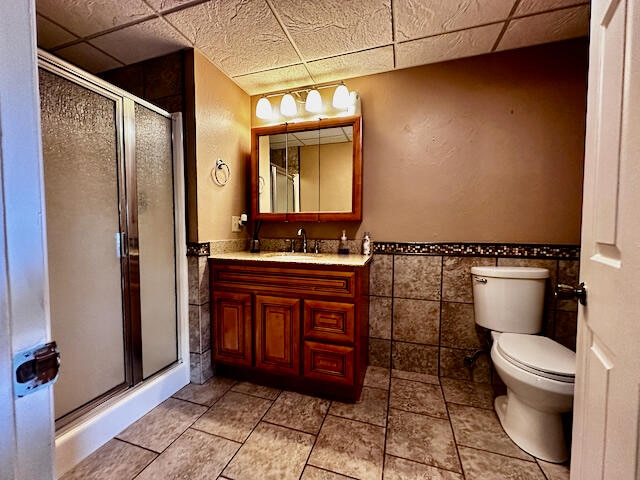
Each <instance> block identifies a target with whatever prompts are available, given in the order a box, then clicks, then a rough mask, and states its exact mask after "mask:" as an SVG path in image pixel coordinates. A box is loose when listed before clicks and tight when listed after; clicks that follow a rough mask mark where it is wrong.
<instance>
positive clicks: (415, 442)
mask: <svg viewBox="0 0 640 480" xmlns="http://www.w3.org/2000/svg"><path fill="white" fill-rule="evenodd" d="M387 428H388V432H387V452H386V453H388V454H389V455H393V456H396V457H402V458H406V459H409V460H414V461H416V462H420V463H425V464H427V465H431V466H434V467H438V468H442V469H445V470H451V471H454V472H461V471H462V470H461V469H460V463H459V461H458V454H457V453H456V446H455V442H454V440H453V433H452V431H451V425H450V424H449V421H448V420H446V419H443V418H435V417H430V416H427V415H420V414H417V413H411V412H404V411H402V410H396V409H393V408H391V409H390V410H389V425H388V427H387Z"/></svg>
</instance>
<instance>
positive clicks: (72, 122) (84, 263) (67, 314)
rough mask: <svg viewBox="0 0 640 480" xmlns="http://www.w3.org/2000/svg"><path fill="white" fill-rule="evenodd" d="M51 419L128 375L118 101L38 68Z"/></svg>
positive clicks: (116, 383) (93, 396)
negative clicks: (53, 378) (53, 352)
mask: <svg viewBox="0 0 640 480" xmlns="http://www.w3.org/2000/svg"><path fill="white" fill-rule="evenodd" d="M40 101H41V111H42V113H41V115H42V139H43V154H44V175H45V180H44V184H45V195H46V214H47V246H48V251H49V252H48V253H49V282H50V283H49V285H50V297H51V326H52V333H53V338H54V339H55V340H56V341H57V342H58V346H59V348H60V352H61V358H62V365H61V367H60V378H59V379H58V382H57V383H56V384H55V385H54V402H55V415H56V418H60V417H61V416H63V415H65V414H67V413H69V412H71V411H73V410H75V409H76V408H78V407H81V406H82V405H84V404H85V403H87V402H89V401H91V400H93V399H95V398H96V397H98V396H100V395H101V394H103V393H105V392H107V391H108V390H110V389H112V388H114V387H116V386H118V385H120V384H122V383H123V382H124V381H125V369H124V340H123V338H124V332H123V309H122V286H121V285H122V284H121V277H122V272H121V266H120V258H119V255H118V252H117V250H116V237H115V235H116V233H117V232H119V231H120V227H119V214H118V204H119V203H118V201H119V199H118V154H117V141H116V140H117V139H116V110H115V107H116V105H115V102H114V101H113V100H111V99H108V98H105V97H104V96H102V95H100V94H98V93H96V92H93V91H90V90H88V89H86V88H84V87H81V86H79V85H77V84H75V83H72V82H70V81H69V80H66V79H63V78H61V77H59V76H57V75H54V74H52V73H49V72H47V71H44V70H42V69H41V70H40Z"/></svg>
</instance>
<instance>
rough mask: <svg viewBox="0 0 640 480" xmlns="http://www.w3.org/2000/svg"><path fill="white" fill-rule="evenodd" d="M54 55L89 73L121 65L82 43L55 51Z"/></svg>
mask: <svg viewBox="0 0 640 480" xmlns="http://www.w3.org/2000/svg"><path fill="white" fill-rule="evenodd" d="M55 55H57V56H59V57H61V58H63V59H65V60H67V61H68V62H71V63H73V64H74V65H78V66H79V67H80V68H82V69H84V70H87V71H88V72H90V73H99V72H104V71H106V70H111V69H112V68H118V67H122V63H120V62H118V61H116V60H114V59H113V58H111V57H110V56H108V55H105V54H104V53H102V52H101V51H100V50H98V49H97V48H94V47H92V46H91V45H89V44H88V43H84V42H82V43H78V44H76V45H72V46H70V47H65V48H61V49H60V50H56V51H55Z"/></svg>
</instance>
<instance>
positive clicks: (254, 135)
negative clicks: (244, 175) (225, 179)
mask: <svg viewBox="0 0 640 480" xmlns="http://www.w3.org/2000/svg"><path fill="white" fill-rule="evenodd" d="M346 126H352V127H353V172H352V175H353V177H352V182H353V184H352V189H351V211H350V212H299V213H296V212H291V213H289V212H287V213H260V211H259V204H258V203H259V200H258V197H259V195H258V188H259V185H258V177H259V173H258V172H259V165H258V160H259V155H258V146H259V143H260V142H259V140H258V138H259V137H260V136H262V135H274V134H282V133H291V132H301V131H304V130H318V129H321V128H331V127H346ZM250 186H251V217H252V219H254V220H263V221H274V222H278V221H280V222H285V221H299V222H309V221H317V222H338V221H361V220H362V117H361V116H360V115H355V116H350V117H336V118H323V119H320V120H313V121H310V122H299V123H281V124H278V125H270V126H266V127H254V128H252V129H251V180H250Z"/></svg>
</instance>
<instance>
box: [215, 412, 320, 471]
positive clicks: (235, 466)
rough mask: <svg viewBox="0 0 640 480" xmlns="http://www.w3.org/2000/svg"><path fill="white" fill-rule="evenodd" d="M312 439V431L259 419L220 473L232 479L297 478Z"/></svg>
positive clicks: (307, 454)
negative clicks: (299, 430)
mask: <svg viewBox="0 0 640 480" xmlns="http://www.w3.org/2000/svg"><path fill="white" fill-rule="evenodd" d="M314 440H315V437H314V436H313V435H309V434H307V433H303V432H298V431H296V430H291V429H289V428H284V427H280V426H278V425H271V424H269V423H264V422H262V423H260V424H259V425H258V426H257V427H256V428H255V430H254V431H253V432H252V433H251V435H250V436H249V438H248V439H247V441H246V442H245V443H244V445H243V446H242V447H241V448H240V450H239V451H238V453H237V455H236V456H235V457H234V458H233V460H231V462H230V463H229V465H228V466H227V468H225V469H224V472H223V473H224V475H225V476H227V477H229V478H233V479H234V480H253V479H258V478H259V479H261V480H289V479H291V480H298V479H299V478H300V474H301V473H302V470H303V469H304V466H305V461H306V460H307V457H308V456H309V452H310V451H311V448H312V447H313V442H314Z"/></svg>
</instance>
